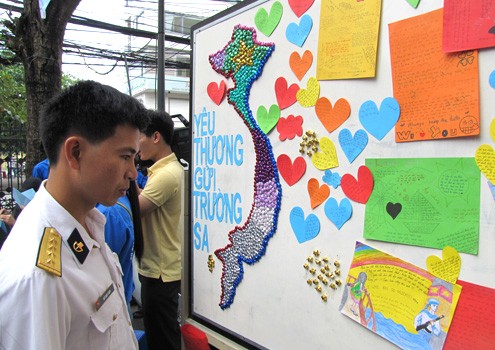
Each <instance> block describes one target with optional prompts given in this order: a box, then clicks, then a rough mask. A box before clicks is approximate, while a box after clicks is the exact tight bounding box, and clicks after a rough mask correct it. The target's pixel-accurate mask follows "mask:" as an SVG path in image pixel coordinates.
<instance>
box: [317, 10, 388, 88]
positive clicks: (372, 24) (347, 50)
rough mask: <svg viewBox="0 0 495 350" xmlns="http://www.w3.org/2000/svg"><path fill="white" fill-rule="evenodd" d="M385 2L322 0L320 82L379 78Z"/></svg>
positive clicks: (319, 58) (319, 57) (318, 61)
mask: <svg viewBox="0 0 495 350" xmlns="http://www.w3.org/2000/svg"><path fill="white" fill-rule="evenodd" d="M381 5H382V0H366V1H331V0H322V1H321V9H320V32H319V36H318V56H317V57H318V60H317V63H316V77H317V78H318V80H332V79H358V78H370V77H374V76H375V70H376V53H377V46H378V33H379V30H380V12H381Z"/></svg>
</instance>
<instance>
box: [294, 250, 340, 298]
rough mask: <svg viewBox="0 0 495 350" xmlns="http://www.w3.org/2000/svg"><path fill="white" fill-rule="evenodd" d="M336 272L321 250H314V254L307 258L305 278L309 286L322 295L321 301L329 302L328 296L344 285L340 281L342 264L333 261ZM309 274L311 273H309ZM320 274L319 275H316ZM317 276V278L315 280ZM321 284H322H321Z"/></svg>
mask: <svg viewBox="0 0 495 350" xmlns="http://www.w3.org/2000/svg"><path fill="white" fill-rule="evenodd" d="M333 265H334V266H335V270H332V266H331V261H330V259H329V258H328V256H324V255H323V254H322V253H321V251H320V250H319V249H315V250H313V254H312V255H309V256H308V257H307V258H306V262H305V263H304V265H303V267H304V269H305V270H306V273H305V276H304V278H305V279H306V282H307V284H308V285H309V286H313V288H314V289H315V290H316V291H317V292H318V294H320V295H321V300H323V301H324V302H327V300H328V295H331V296H333V295H332V294H331V292H332V291H333V290H337V289H338V287H340V286H341V285H342V281H341V280H340V269H339V268H340V262H339V261H338V260H336V259H335V260H333ZM308 272H309V273H308ZM316 272H318V275H316ZM314 276H316V277H317V278H314ZM320 282H321V283H320Z"/></svg>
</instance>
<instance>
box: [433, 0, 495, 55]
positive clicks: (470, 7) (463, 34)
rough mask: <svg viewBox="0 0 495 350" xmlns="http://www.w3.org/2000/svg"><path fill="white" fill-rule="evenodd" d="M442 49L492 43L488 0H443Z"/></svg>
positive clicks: (494, 30)
mask: <svg viewBox="0 0 495 350" xmlns="http://www.w3.org/2000/svg"><path fill="white" fill-rule="evenodd" d="M443 8H444V12H443V50H444V51H445V52H454V51H463V50H472V49H480V48H484V47H490V46H495V5H494V3H493V1H488V0H469V1H454V0H445V1H444V5H443Z"/></svg>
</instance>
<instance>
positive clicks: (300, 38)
mask: <svg viewBox="0 0 495 350" xmlns="http://www.w3.org/2000/svg"><path fill="white" fill-rule="evenodd" d="M312 27H313V20H312V19H311V17H310V16H309V15H304V16H302V17H301V21H299V25H298V24H297V23H294V22H292V23H290V24H289V25H288V26H287V29H286V30H285V36H286V38H287V40H289V41H290V42H291V43H293V44H295V45H297V46H299V47H302V46H303V44H304V42H305V41H306V38H307V37H308V35H309V32H311V28H312Z"/></svg>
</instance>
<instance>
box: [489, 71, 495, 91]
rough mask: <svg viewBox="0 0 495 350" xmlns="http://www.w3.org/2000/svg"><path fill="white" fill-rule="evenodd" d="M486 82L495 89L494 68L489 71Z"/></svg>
mask: <svg viewBox="0 0 495 350" xmlns="http://www.w3.org/2000/svg"><path fill="white" fill-rule="evenodd" d="M488 83H489V84H490V86H491V87H492V88H494V89H495V70H494V71H493V72H491V73H490V77H489V78H488Z"/></svg>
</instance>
